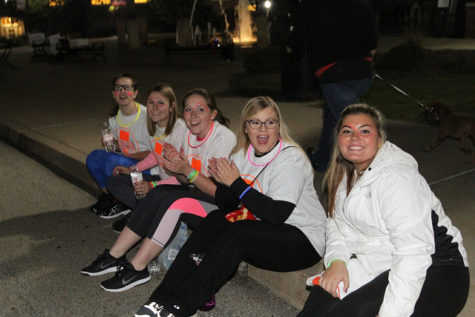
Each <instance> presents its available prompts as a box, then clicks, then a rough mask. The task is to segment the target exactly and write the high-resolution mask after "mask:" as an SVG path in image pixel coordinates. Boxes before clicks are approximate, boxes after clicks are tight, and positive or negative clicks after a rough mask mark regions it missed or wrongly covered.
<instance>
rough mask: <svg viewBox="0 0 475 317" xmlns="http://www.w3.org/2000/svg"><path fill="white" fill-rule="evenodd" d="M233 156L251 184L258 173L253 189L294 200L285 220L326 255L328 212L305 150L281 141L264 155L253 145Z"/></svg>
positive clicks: (319, 252)
mask: <svg viewBox="0 0 475 317" xmlns="http://www.w3.org/2000/svg"><path fill="white" fill-rule="evenodd" d="M279 148H280V152H279ZM231 160H233V161H234V163H235V164H236V166H237V167H238V168H239V171H240V173H241V177H242V178H243V179H244V180H245V181H246V182H247V183H249V184H250V183H251V182H252V181H253V180H254V179H255V177H257V176H258V178H257V179H256V180H255V181H254V184H253V188H254V189H256V190H258V191H260V192H262V193H263V194H264V195H266V196H268V197H270V198H272V199H275V200H284V201H287V202H290V203H293V204H295V209H294V210H293V211H292V213H291V214H290V216H289V218H287V220H286V221H285V223H287V224H289V225H292V226H295V227H297V228H298V229H300V230H301V231H302V232H303V233H304V234H305V236H306V237H307V238H308V239H309V240H310V242H311V243H312V245H313V247H314V248H315V250H317V252H318V254H321V255H323V254H324V253H325V223H326V214H325V211H324V209H323V207H322V205H321V203H320V201H319V200H318V196H317V193H316V191H315V187H314V186H313V170H312V166H311V165H310V162H309V161H308V159H307V158H306V157H305V153H303V152H302V151H301V150H300V149H299V148H297V147H295V146H292V144H289V143H285V142H282V147H280V146H279V145H277V146H276V147H274V149H273V150H272V151H270V152H269V153H267V154H266V155H264V156H260V157H256V156H255V153H254V150H253V149H251V151H248V149H246V150H242V151H239V152H238V153H235V154H233V155H232V156H231ZM268 162H270V163H269V164H268V166H267V167H266V168H265V169H264V170H263V171H262V169H263V168H264V166H265V165H266V164H267V163H268ZM261 171H262V173H261V174H260V175H259V173H260V172H261Z"/></svg>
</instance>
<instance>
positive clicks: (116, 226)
mask: <svg viewBox="0 0 475 317" xmlns="http://www.w3.org/2000/svg"><path fill="white" fill-rule="evenodd" d="M130 215H131V214H130V213H129V214H127V215H125V217H122V218H120V219H119V220H117V221H116V222H114V223H113V224H112V230H114V232H117V233H121V232H122V230H123V229H124V227H125V226H126V225H127V221H129V218H130Z"/></svg>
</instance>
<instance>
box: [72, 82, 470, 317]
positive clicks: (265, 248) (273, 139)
mask: <svg viewBox="0 0 475 317" xmlns="http://www.w3.org/2000/svg"><path fill="white" fill-rule="evenodd" d="M137 92H138V88H137V83H136V80H135V79H134V78H133V77H132V76H130V75H120V76H118V77H116V78H115V79H114V81H113V97H114V99H115V101H116V103H117V106H118V110H116V111H115V113H114V114H113V116H111V117H110V118H109V123H110V125H111V127H113V130H114V137H115V139H116V142H117V148H118V149H119V150H120V152H119V153H115V152H106V151H104V150H97V151H94V152H92V153H91V154H90V155H89V156H88V159H87V166H88V168H89V171H90V172H91V175H92V176H93V177H94V178H95V179H96V180H97V182H98V184H99V186H100V187H101V188H102V189H103V190H104V195H103V196H101V198H100V199H99V201H98V203H97V204H96V205H94V206H93V207H92V208H91V211H93V212H95V213H96V214H98V215H99V216H103V218H105V217H107V216H108V215H113V216H115V215H116V214H118V215H124V214H126V213H129V215H128V217H124V218H123V219H124V220H125V221H124V220H123V222H124V225H123V228H122V227H120V228H119V230H118V231H120V235H119V237H118V238H117V240H116V241H115V243H114V244H113V245H112V247H111V248H110V249H106V250H105V251H104V252H103V254H101V255H100V256H99V257H98V258H97V259H96V260H95V261H93V262H92V264H90V265H89V266H87V267H85V268H83V269H82V270H81V273H82V274H85V275H89V276H97V275H103V274H107V273H111V272H115V275H114V276H113V277H112V278H110V279H108V280H105V281H103V282H101V284H100V285H101V287H102V288H103V289H104V290H106V291H110V292H120V291H125V290H127V289H130V288H132V287H134V286H137V285H140V284H143V283H146V282H147V281H149V280H150V274H149V272H148V270H147V265H148V263H150V261H151V260H152V259H154V258H156V257H157V255H158V254H160V253H161V252H162V251H163V250H164V248H165V247H166V246H167V245H168V244H169V243H170V242H171V240H172V239H173V237H174V236H175V234H176V232H177V231H178V230H179V227H180V223H181V222H184V223H186V225H187V226H188V227H189V228H190V229H192V234H191V236H190V237H189V238H188V240H187V241H186V243H185V244H184V245H183V246H182V248H181V250H180V252H179V253H178V255H177V256H176V259H175V260H174V262H173V264H172V265H171V267H170V268H169V269H168V271H167V273H166V275H165V277H164V278H163V280H162V281H161V282H160V284H159V285H158V287H157V288H156V290H155V291H154V292H153V293H152V294H151V296H150V298H149V299H148V300H146V301H145V304H144V305H143V306H142V307H140V308H139V309H138V311H137V312H136V313H135V316H168V317H171V316H192V315H194V314H195V313H196V312H197V311H198V310H199V309H202V308H203V307H206V306H207V304H209V303H210V301H213V299H214V295H215V294H216V293H217V292H218V291H219V289H220V287H222V286H223V285H224V284H225V283H226V282H227V281H228V280H229V279H231V278H232V277H233V275H234V274H235V272H236V271H237V268H238V266H239V264H240V263H241V262H242V261H244V262H246V263H249V264H251V265H253V266H255V267H258V268H261V269H265V270H271V271H277V272H289V271H296V270H302V269H305V268H309V267H311V266H313V265H315V264H317V263H318V262H319V261H320V260H321V259H323V261H324V264H325V271H324V272H323V273H320V274H319V275H318V276H317V278H315V279H314V280H313V281H314V282H313V283H314V284H315V286H314V287H312V289H311V292H310V295H309V297H308V299H307V301H306V303H305V306H304V308H303V310H302V311H301V312H300V313H299V315H298V316H300V317H306V316H345V317H347V316H373V317H374V316H380V317H392V316H444V317H446V316H456V315H457V314H458V313H460V311H461V310H462V308H463V306H464V305H465V302H466V300H467V296H468V289H469V271H468V262H467V254H466V252H465V249H464V247H463V244H462V237H461V234H460V232H459V230H458V229H457V228H456V227H454V226H453V225H452V223H451V221H450V219H449V218H448V217H447V215H446V214H445V213H444V210H443V208H442V205H441V203H440V201H439V200H438V199H437V197H435V195H434V193H433V192H432V191H431V189H430V188H429V186H428V184H427V182H426V181H425V179H424V178H423V177H422V176H421V174H420V173H419V172H418V166H417V162H416V161H415V160H414V158H413V157H412V156H411V155H409V154H408V153H406V152H404V151H403V150H401V149H400V148H399V147H397V146H396V145H394V144H392V143H391V142H389V141H387V140H386V134H385V132H384V127H383V120H382V116H381V114H380V112H379V111H378V110H377V109H375V108H373V107H370V106H368V105H365V104H355V105H350V106H348V107H347V108H346V109H345V110H344V111H343V112H342V114H341V118H340V120H339V122H338V124H337V127H336V130H335V138H334V148H333V156H332V159H331V164H330V166H329V168H328V171H327V172H326V175H325V176H324V186H325V187H326V189H327V191H328V206H327V208H326V211H327V212H325V210H324V208H323V207H322V205H321V203H320V201H319V199H318V197H317V194H316V191H315V188H314V178H313V170H312V166H311V164H310V162H309V159H308V157H307V155H306V154H305V152H304V151H303V150H302V148H301V147H300V146H299V145H298V144H297V143H296V142H295V141H294V140H293V139H292V138H291V137H290V135H289V132H288V128H287V125H286V124H285V122H284V118H283V117H282V114H281V112H280V109H279V107H278V105H277V104H276V103H275V102H274V101H273V100H272V99H271V98H269V97H255V98H252V99H250V100H249V101H248V102H247V103H246V104H245V105H244V108H243V110H242V114H241V120H240V122H239V125H238V129H237V131H236V135H235V134H234V133H233V132H232V131H231V130H229V128H228V123H229V120H228V119H226V118H225V117H224V115H223V113H222V112H221V111H220V110H219V108H218V107H217V105H216V101H215V99H214V98H213V97H212V96H211V95H210V94H209V93H208V92H207V91H206V90H204V89H192V90H190V91H189V92H187V93H186V94H185V96H184V97H183V104H182V109H181V114H182V115H181V116H179V115H178V112H179V111H178V107H177V102H176V98H175V94H174V93H173V90H172V88H171V87H170V86H168V85H166V84H157V85H156V86H155V87H153V88H152V89H151V90H150V91H149V93H148V94H147V101H146V108H145V107H143V106H141V105H139V104H138V103H136V102H135V98H136V96H137ZM142 117H143V119H142ZM143 136H145V138H142V139H143V140H142V141H141V140H140V138H141V137H143ZM147 138H148V139H147ZM134 171H140V172H144V175H143V178H144V181H141V182H136V183H132V181H131V178H130V176H129V175H128V174H130V173H131V172H134ZM146 171H150V173H149V174H147V172H146ZM136 194H138V195H141V196H144V197H143V198H141V199H137V198H136V196H135V195H136ZM137 197H139V196H137ZM111 209H114V210H111ZM327 213H328V216H327ZM140 241H141V244H140V247H139V249H138V250H137V252H136V253H135V255H134V257H133V258H132V259H130V260H129V259H127V257H126V255H127V252H128V251H129V250H131V249H132V248H133V247H134V246H135V245H136V244H137V243H139V242H140ZM315 273H319V272H315ZM302 287H303V286H302Z"/></svg>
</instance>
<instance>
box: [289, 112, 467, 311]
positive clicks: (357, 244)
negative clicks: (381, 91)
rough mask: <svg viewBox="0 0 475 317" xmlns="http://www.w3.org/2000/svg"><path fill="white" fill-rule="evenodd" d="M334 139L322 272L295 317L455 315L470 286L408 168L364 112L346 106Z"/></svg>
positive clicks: (439, 216) (438, 216) (459, 254)
mask: <svg viewBox="0 0 475 317" xmlns="http://www.w3.org/2000/svg"><path fill="white" fill-rule="evenodd" d="M336 133H337V135H336V138H335V145H334V150H333V157H332V160H331V164H330V168H329V170H328V172H327V174H326V175H325V181H326V183H327V186H328V192H329V201H328V205H329V206H328V208H329V209H328V210H329V216H330V217H329V218H328V220H327V229H326V233H327V243H326V253H325V256H324V259H325V267H326V270H325V271H324V272H323V274H322V275H321V276H320V278H319V280H318V284H319V286H316V287H313V288H312V291H311V293H310V296H309V298H308V299H307V301H306V303H305V307H304V309H303V311H302V312H301V313H300V314H299V315H298V316H299V317H307V316H312V317H315V316H345V317H347V316H352V317H355V316H365V317H366V316H380V317H393V316H398V317H403V316H431V317H433V316H443V317H449V316H456V315H457V314H458V313H460V311H461V310H462V308H463V306H464V305H465V302H466V300H467V296H468V290H469V285H470V276H469V271H468V262H467V255H466V251H465V249H464V247H463V244H462V237H461V234H460V231H459V230H458V229H457V228H455V227H454V226H453V225H452V223H451V221H450V219H449V218H448V217H447V215H446V214H445V213H444V210H443V208H442V205H441V203H440V201H439V200H438V199H437V197H435V195H434V193H433V192H432V191H431V189H430V188H429V185H428V184H427V182H426V181H425V179H424V178H423V177H422V175H421V174H419V172H418V166H417V162H416V161H415V160H414V158H413V157H412V156H411V155H409V154H408V153H406V152H404V151H402V150H401V149H400V148H398V147H397V146H396V145H394V144H392V143H390V142H389V141H386V135H385V133H384V130H383V123H382V117H381V114H380V113H379V111H377V110H376V109H374V108H372V107H370V106H368V105H365V104H356V105H351V106H349V107H347V108H346V109H345V110H344V111H343V112H342V115H341V119H340V121H339V122H338V124H337V129H336ZM315 283H316V281H315Z"/></svg>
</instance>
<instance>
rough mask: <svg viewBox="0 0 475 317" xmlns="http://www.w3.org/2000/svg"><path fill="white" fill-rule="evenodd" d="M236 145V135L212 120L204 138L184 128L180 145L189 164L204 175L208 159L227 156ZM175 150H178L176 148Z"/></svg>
mask: <svg viewBox="0 0 475 317" xmlns="http://www.w3.org/2000/svg"><path fill="white" fill-rule="evenodd" d="M235 145H236V136H235V135H234V133H233V132H232V131H231V130H229V129H228V128H227V127H226V126H224V125H222V124H220V123H219V122H218V121H213V125H212V130H211V132H210V133H209V136H207V137H206V138H205V139H204V140H201V141H199V140H197V138H196V135H193V134H191V132H190V130H188V129H186V132H185V136H184V138H183V142H182V144H181V147H182V148H183V149H184V151H185V155H186V157H187V158H188V161H189V162H190V164H191V166H192V167H193V168H194V169H196V170H198V171H199V172H200V173H202V174H203V175H205V176H208V177H209V174H208V160H209V159H210V158H213V157H216V158H218V157H226V158H228V157H229V154H230V153H231V150H232V149H233V148H234V146H235ZM177 150H180V149H179V148H177Z"/></svg>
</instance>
